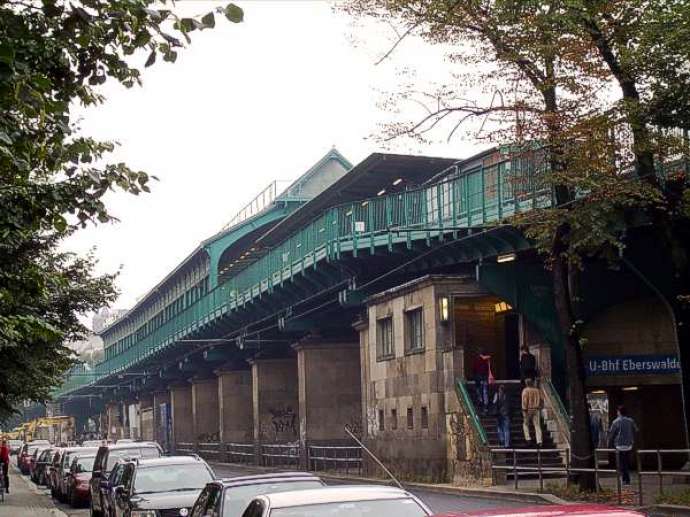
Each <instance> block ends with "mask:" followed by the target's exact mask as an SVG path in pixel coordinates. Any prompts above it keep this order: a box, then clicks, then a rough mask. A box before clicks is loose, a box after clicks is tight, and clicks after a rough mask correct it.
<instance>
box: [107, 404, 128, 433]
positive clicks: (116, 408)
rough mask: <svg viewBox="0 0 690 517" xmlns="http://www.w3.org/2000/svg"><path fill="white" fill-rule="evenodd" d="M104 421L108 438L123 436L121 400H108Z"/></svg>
mask: <svg viewBox="0 0 690 517" xmlns="http://www.w3.org/2000/svg"><path fill="white" fill-rule="evenodd" d="M105 412H106V423H107V429H106V432H107V434H108V439H109V440H119V439H121V438H124V437H125V433H124V414H123V410H122V402H110V403H108V404H106V406H105Z"/></svg>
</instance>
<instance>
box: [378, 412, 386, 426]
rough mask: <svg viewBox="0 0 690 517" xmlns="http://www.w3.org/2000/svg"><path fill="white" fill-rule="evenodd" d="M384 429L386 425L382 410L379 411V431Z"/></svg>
mask: <svg viewBox="0 0 690 517" xmlns="http://www.w3.org/2000/svg"><path fill="white" fill-rule="evenodd" d="M385 429H386V424H385V422H384V413H383V409H379V431H383V430H385Z"/></svg>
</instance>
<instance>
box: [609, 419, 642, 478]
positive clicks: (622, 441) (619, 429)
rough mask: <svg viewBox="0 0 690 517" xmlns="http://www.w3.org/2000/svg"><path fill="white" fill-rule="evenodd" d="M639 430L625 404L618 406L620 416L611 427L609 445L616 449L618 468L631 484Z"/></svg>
mask: <svg viewBox="0 0 690 517" xmlns="http://www.w3.org/2000/svg"><path fill="white" fill-rule="evenodd" d="M637 431H638V428H637V424H636V423H635V421H634V420H633V419H632V418H630V417H629V416H628V413H627V411H626V409H625V406H618V417H617V418H616V419H615V420H614V421H613V423H612V424H611V428H610V429H609V447H611V448H615V449H616V455H617V456H618V470H619V472H620V475H621V478H622V480H623V484H624V485H629V484H630V457H631V456H632V449H633V445H635V433H636V432H637Z"/></svg>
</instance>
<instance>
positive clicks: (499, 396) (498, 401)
mask: <svg viewBox="0 0 690 517" xmlns="http://www.w3.org/2000/svg"><path fill="white" fill-rule="evenodd" d="M493 403H494V409H495V411H496V420H497V422H496V423H497V427H498V441H499V442H500V443H501V446H502V447H504V448H506V449H508V448H509V447H510V410H511V407H510V397H508V395H507V394H506V390H505V386H504V385H503V384H500V385H499V386H498V391H497V392H496V394H495V395H494V400H493Z"/></svg>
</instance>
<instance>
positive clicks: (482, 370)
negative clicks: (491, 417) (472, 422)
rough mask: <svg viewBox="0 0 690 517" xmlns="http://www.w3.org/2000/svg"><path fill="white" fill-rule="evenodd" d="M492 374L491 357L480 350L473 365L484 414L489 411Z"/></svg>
mask: <svg viewBox="0 0 690 517" xmlns="http://www.w3.org/2000/svg"><path fill="white" fill-rule="evenodd" d="M490 374H491V356H490V355H489V354H486V355H485V354H484V352H483V351H482V350H481V349H480V350H479V353H478V354H477V357H475V359H474V363H473V364H472V375H473V377H474V386H475V388H476V390H477V399H478V402H479V406H480V407H481V410H482V413H484V414H486V413H487V411H488V410H489V375H490Z"/></svg>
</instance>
